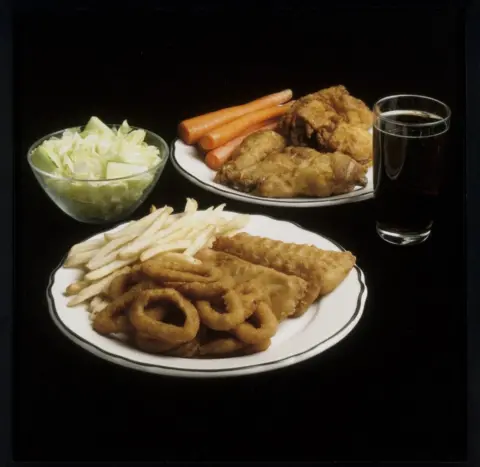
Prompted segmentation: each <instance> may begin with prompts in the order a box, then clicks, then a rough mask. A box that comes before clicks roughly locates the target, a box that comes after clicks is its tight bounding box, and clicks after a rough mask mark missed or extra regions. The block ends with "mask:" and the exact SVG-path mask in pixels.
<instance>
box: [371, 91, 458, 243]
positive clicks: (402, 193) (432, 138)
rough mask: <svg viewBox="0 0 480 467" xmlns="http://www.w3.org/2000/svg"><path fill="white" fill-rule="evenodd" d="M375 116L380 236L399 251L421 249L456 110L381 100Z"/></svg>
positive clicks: (412, 100)
mask: <svg viewBox="0 0 480 467" xmlns="http://www.w3.org/2000/svg"><path fill="white" fill-rule="evenodd" d="M373 113H374V125H373V158H374V159H373V184H374V203H375V209H376V219H377V233H378V234H379V235H380V237H381V238H382V239H384V240H385V241H387V242H389V243H394V244H396V245H411V244H417V243H421V242H423V241H425V240H426V239H427V238H428V236H429V235H430V232H431V229H432V225H433V218H434V209H435V203H436V199H437V195H438V191H439V187H440V181H441V168H442V157H443V151H444V148H445V143H446V135H447V131H448V129H449V127H450V115H451V112H450V109H449V108H448V106H447V105H445V104H444V103H442V102H440V101H438V100H436V99H432V98H430V97H426V96H417V95H406V94H405V95H397V96H389V97H384V98H383V99H380V100H379V101H378V102H377V103H376V104H375V105H374V107H373Z"/></svg>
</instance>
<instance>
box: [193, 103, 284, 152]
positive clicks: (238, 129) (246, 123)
mask: <svg viewBox="0 0 480 467" xmlns="http://www.w3.org/2000/svg"><path fill="white" fill-rule="evenodd" d="M289 107H290V104H286V105H276V106H274V107H268V108H267V109H262V110H257V111H256V112H251V113H248V114H246V115H243V116H242V117H240V118H237V119H236V120H234V121H233V122H230V123H227V124H225V125H222V126H220V127H218V128H215V129H213V130H212V131H210V132H209V133H207V134H206V135H204V136H202V138H201V139H200V141H199V145H200V147H201V148H202V149H203V150H205V151H206V150H210V149H215V148H218V147H219V146H222V145H223V144H225V143H226V142H227V141H230V140H231V139H233V138H236V137H237V136H240V135H241V134H242V133H243V132H244V131H246V130H247V129H248V128H249V127H251V126H252V125H255V124H256V123H259V122H263V121H265V120H270V119H272V118H276V117H280V116H281V115H283V114H285V113H286V112H287V111H288V109H289Z"/></svg>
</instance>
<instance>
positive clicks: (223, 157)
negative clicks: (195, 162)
mask: <svg viewBox="0 0 480 467" xmlns="http://www.w3.org/2000/svg"><path fill="white" fill-rule="evenodd" d="M277 125H278V121H270V122H269V123H265V122H263V123H259V124H257V125H254V126H253V127H251V128H249V129H248V130H247V131H245V132H243V133H242V134H241V135H240V136H238V137H237V138H234V139H232V140H231V141H229V142H228V143H225V144H223V145H222V146H219V147H218V148H215V149H212V150H211V151H208V152H207V155H206V157H205V163H206V164H207V165H208V167H210V168H211V169H212V170H219V169H220V167H222V165H223V164H225V162H227V161H228V159H230V157H231V155H232V154H233V151H235V149H237V148H238V146H240V144H242V141H243V140H244V139H245V138H246V137H247V136H250V135H251V134H252V133H256V132H257V131H263V130H274V129H275V128H276V127H277Z"/></svg>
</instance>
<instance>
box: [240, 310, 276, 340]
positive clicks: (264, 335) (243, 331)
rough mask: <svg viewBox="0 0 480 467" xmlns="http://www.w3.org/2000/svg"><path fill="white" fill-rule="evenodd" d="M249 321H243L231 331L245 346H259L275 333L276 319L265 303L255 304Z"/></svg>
mask: <svg viewBox="0 0 480 467" xmlns="http://www.w3.org/2000/svg"><path fill="white" fill-rule="evenodd" d="M251 321H253V322H248V321H244V322H243V323H241V324H239V325H238V326H236V327H235V328H233V330H232V334H233V335H234V336H236V337H237V338H238V339H240V340H241V341H242V342H244V343H245V344H261V343H262V342H265V341H266V340H268V339H270V338H271V337H273V336H274V335H275V333H276V332H277V328H278V321H277V318H276V316H275V314H274V313H273V312H272V309H271V308H270V307H269V306H268V305H267V304H266V303H265V302H258V303H257V305H256V307H255V310H254V312H253V314H252V316H251Z"/></svg>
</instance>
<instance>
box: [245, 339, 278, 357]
mask: <svg viewBox="0 0 480 467" xmlns="http://www.w3.org/2000/svg"><path fill="white" fill-rule="evenodd" d="M271 344H272V341H271V339H265V340H264V341H261V342H259V343H258V344H251V345H247V346H245V348H244V349H243V352H242V353H243V354H244V355H251V354H255V353H260V352H264V351H265V350H267V349H268V348H269V347H270V345H271Z"/></svg>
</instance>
